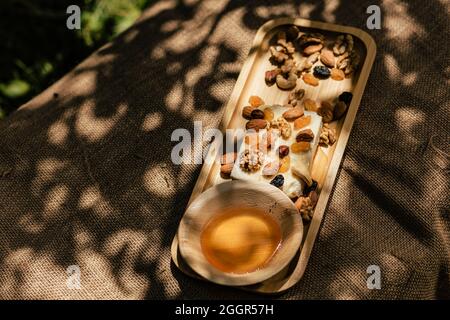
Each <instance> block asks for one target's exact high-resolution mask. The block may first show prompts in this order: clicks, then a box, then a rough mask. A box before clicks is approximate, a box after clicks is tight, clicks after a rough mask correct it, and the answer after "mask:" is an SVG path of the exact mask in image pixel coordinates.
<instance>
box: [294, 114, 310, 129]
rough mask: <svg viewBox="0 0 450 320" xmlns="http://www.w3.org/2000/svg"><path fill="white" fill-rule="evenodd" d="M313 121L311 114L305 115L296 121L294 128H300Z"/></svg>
mask: <svg viewBox="0 0 450 320" xmlns="http://www.w3.org/2000/svg"><path fill="white" fill-rule="evenodd" d="M310 123H311V116H303V117H300V118H298V119H296V120H295V121H294V129H296V130H298V129H301V128H303V127H306V126H307V125H309V124H310Z"/></svg>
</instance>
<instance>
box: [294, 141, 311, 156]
mask: <svg viewBox="0 0 450 320" xmlns="http://www.w3.org/2000/svg"><path fill="white" fill-rule="evenodd" d="M310 148H311V144H310V143H309V142H306V141H301V142H294V143H293V144H292V145H291V151H292V152H293V153H301V152H306V151H308V150H309V149H310Z"/></svg>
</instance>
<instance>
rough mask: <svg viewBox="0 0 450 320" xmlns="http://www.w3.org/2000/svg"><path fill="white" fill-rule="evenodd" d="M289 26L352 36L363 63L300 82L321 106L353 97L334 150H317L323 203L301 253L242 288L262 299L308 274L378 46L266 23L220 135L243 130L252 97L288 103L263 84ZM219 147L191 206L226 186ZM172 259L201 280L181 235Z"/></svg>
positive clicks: (329, 27)
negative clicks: (345, 72) (273, 48)
mask: <svg viewBox="0 0 450 320" xmlns="http://www.w3.org/2000/svg"><path fill="white" fill-rule="evenodd" d="M290 24H294V25H296V26H298V27H299V29H300V32H301V33H305V32H315V31H316V32H320V33H322V34H324V35H325V37H326V40H333V41H334V39H335V38H336V37H337V36H338V35H339V34H343V33H344V34H345V33H348V34H351V35H352V36H353V37H354V45H355V49H356V50H357V51H358V52H359V54H360V56H361V63H360V69H359V70H358V72H357V73H355V74H353V75H352V77H351V78H349V79H345V80H343V81H335V80H332V79H327V80H321V81H320V84H319V86H317V87H312V86H309V85H306V84H305V83H303V81H302V80H298V84H297V88H303V89H305V91H306V93H305V98H310V99H313V100H318V101H321V100H332V99H334V98H336V97H337V96H338V95H339V94H340V93H342V92H343V91H350V92H352V93H353V99H352V102H351V104H350V106H349V108H348V111H347V114H346V116H345V117H344V118H342V119H340V120H339V121H337V122H336V121H334V122H332V123H331V124H330V126H332V127H334V128H335V129H336V134H337V136H338V139H337V141H336V143H335V144H334V145H333V146H332V147H328V148H324V147H319V148H318V150H317V154H316V157H315V159H314V162H313V167H312V176H313V179H315V180H316V181H318V184H319V187H318V192H319V198H318V202H317V205H316V207H315V211H314V216H313V218H312V220H311V221H310V222H309V223H305V229H304V236H303V240H302V244H301V246H300V249H299V252H298V253H297V255H296V256H295V257H294V258H293V259H292V261H291V263H290V264H289V265H288V266H287V267H286V268H285V269H284V270H282V271H281V272H279V273H278V274H276V275H275V276H273V277H271V278H269V279H267V280H265V281H263V282H261V283H258V284H255V285H251V286H245V287H238V288H240V289H243V290H248V291H254V292H258V293H263V294H277V293H282V292H284V291H286V290H287V289H289V288H291V287H292V286H293V285H295V284H296V283H297V282H298V281H299V280H300V278H301V277H302V276H303V273H304V272H305V268H306V265H307V263H308V259H309V256H310V254H311V250H312V247H313V245H314V241H315V239H316V236H317V233H318V231H319V227H320V224H321V221H322V218H323V215H324V212H325V208H326V206H327V202H328V198H329V196H330V192H331V189H332V187H333V184H334V180H335V178H336V174H337V171H338V169H339V165H340V163H341V159H342V156H343V154H344V150H345V146H346V144H347V140H348V137H349V135H350V131H351V129H352V125H353V121H354V119H355V116H356V112H357V111H358V107H359V103H360V101H361V97H362V94H363V92H364V88H365V86H366V82H367V78H368V77H369V73H370V70H371V68H372V64H373V61H374V59H375V53H376V45H375V42H374V40H373V39H372V37H371V36H370V35H368V34H367V33H366V32H364V31H362V30H360V29H356V28H353V27H346V26H340V25H335V24H329V23H324V22H317V21H309V20H304V19H296V18H281V19H276V20H271V21H269V22H267V23H265V24H264V25H263V26H262V27H261V28H260V29H259V30H258V32H257V34H256V37H255V40H254V42H253V46H252V48H251V49H250V53H249V56H248V58H247V60H246V62H245V63H244V66H243V67H242V70H241V73H240V75H239V78H238V79H237V82H236V85H235V87H234V89H233V92H232V94H231V97H230V100H229V101H228V104H227V106H226V108H225V112H224V116H223V119H222V122H221V125H220V129H221V130H222V131H225V129H227V128H245V122H246V120H245V119H243V118H242V116H241V112H242V108H243V107H244V106H245V105H248V99H249V97H250V96H252V95H257V96H260V97H261V98H263V100H264V101H265V103H266V104H268V105H273V104H285V103H286V102H287V99H288V94H289V92H288V91H282V90H280V89H278V88H277V86H276V85H273V86H271V87H268V86H267V85H266V84H265V81H264V74H265V71H267V70H271V69H273V66H272V65H271V64H270V62H269V57H270V53H269V51H268V49H269V41H270V40H271V39H272V37H273V36H274V35H275V34H276V32H278V31H279V30H280V29H281V28H282V26H284V25H290ZM296 54H299V53H296ZM221 147H222V146H221V145H220V144H217V143H216V144H213V145H211V147H210V149H209V152H208V155H207V158H206V159H205V164H204V165H203V167H202V170H201V172H200V175H199V177H198V180H197V183H196V185H195V187H194V190H193V191H192V195H191V198H190V200H189V203H191V202H192V200H193V199H195V198H196V197H197V196H198V195H199V194H200V193H202V192H203V191H204V190H206V189H207V188H208V187H211V186H212V185H215V184H218V183H221V182H224V181H228V180H224V179H222V178H221V177H220V162H219V160H218V159H219V157H220V153H221ZM208 160H209V161H208ZM211 160H213V161H211ZM171 254H172V260H173V262H174V264H175V265H176V266H177V267H178V268H179V269H180V270H181V271H182V272H184V273H185V274H187V275H189V276H191V277H194V278H198V279H203V278H201V277H200V276H199V275H198V274H196V273H195V272H194V271H193V270H192V269H191V268H190V267H189V266H188V265H187V264H186V263H185V262H184V261H183V258H182V257H181V255H180V253H179V250H178V239H177V236H175V237H174V239H173V242H172V247H171ZM203 280H206V279H203Z"/></svg>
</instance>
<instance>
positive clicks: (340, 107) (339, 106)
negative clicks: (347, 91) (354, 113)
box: [333, 101, 347, 119]
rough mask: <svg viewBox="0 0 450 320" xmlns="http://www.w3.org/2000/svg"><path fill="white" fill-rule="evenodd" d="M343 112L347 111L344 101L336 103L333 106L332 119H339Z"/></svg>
mask: <svg viewBox="0 0 450 320" xmlns="http://www.w3.org/2000/svg"><path fill="white" fill-rule="evenodd" d="M345 111H347V104H346V103H345V102H344V101H338V102H337V103H336V105H335V106H334V111H333V118H334V119H340V118H341V117H342V116H343V115H344V113H345Z"/></svg>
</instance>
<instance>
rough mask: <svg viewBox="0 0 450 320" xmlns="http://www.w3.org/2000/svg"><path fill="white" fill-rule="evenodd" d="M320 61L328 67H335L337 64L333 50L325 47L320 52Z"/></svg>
mask: <svg viewBox="0 0 450 320" xmlns="http://www.w3.org/2000/svg"><path fill="white" fill-rule="evenodd" d="M320 61H321V62H322V63H323V64H324V65H326V66H327V67H330V68H334V66H335V61H334V55H333V52H332V51H331V50H328V49H323V50H322V52H321V53H320Z"/></svg>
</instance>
